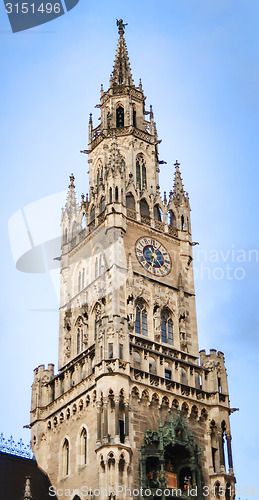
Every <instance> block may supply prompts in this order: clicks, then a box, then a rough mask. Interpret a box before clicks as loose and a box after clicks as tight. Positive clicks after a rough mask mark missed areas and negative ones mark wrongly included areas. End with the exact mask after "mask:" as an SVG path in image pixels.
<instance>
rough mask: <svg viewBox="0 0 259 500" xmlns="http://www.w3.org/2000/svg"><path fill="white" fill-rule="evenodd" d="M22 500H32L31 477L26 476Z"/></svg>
mask: <svg viewBox="0 0 259 500" xmlns="http://www.w3.org/2000/svg"><path fill="white" fill-rule="evenodd" d="M23 500H32V494H31V476H26V482H25V489H24V496H23Z"/></svg>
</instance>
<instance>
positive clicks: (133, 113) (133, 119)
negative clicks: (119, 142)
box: [132, 106, 137, 127]
mask: <svg viewBox="0 0 259 500" xmlns="http://www.w3.org/2000/svg"><path fill="white" fill-rule="evenodd" d="M136 118H137V113H136V108H135V106H134V108H133V112H132V121H133V127H136V126H137V125H136V123H137V120H136Z"/></svg>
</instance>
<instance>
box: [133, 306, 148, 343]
mask: <svg viewBox="0 0 259 500" xmlns="http://www.w3.org/2000/svg"><path fill="white" fill-rule="evenodd" d="M135 332H136V333H139V334H140V335H145V336H147V311H146V307H145V304H144V303H141V302H138V303H137V305H136V319H135Z"/></svg>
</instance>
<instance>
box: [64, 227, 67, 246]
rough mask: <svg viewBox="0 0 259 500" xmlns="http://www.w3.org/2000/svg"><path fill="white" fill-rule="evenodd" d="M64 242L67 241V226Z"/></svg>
mask: <svg viewBox="0 0 259 500" xmlns="http://www.w3.org/2000/svg"><path fill="white" fill-rule="evenodd" d="M63 241H64V243H67V228H66V229H65V232H64V240H63Z"/></svg>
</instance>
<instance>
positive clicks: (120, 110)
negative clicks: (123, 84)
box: [116, 106, 124, 128]
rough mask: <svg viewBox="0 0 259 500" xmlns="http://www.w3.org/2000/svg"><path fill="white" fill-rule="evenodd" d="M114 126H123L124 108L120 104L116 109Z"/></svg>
mask: <svg viewBox="0 0 259 500" xmlns="http://www.w3.org/2000/svg"><path fill="white" fill-rule="evenodd" d="M116 127H117V128H122V127H124V108H123V107H122V106H118V107H117V109H116Z"/></svg>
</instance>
